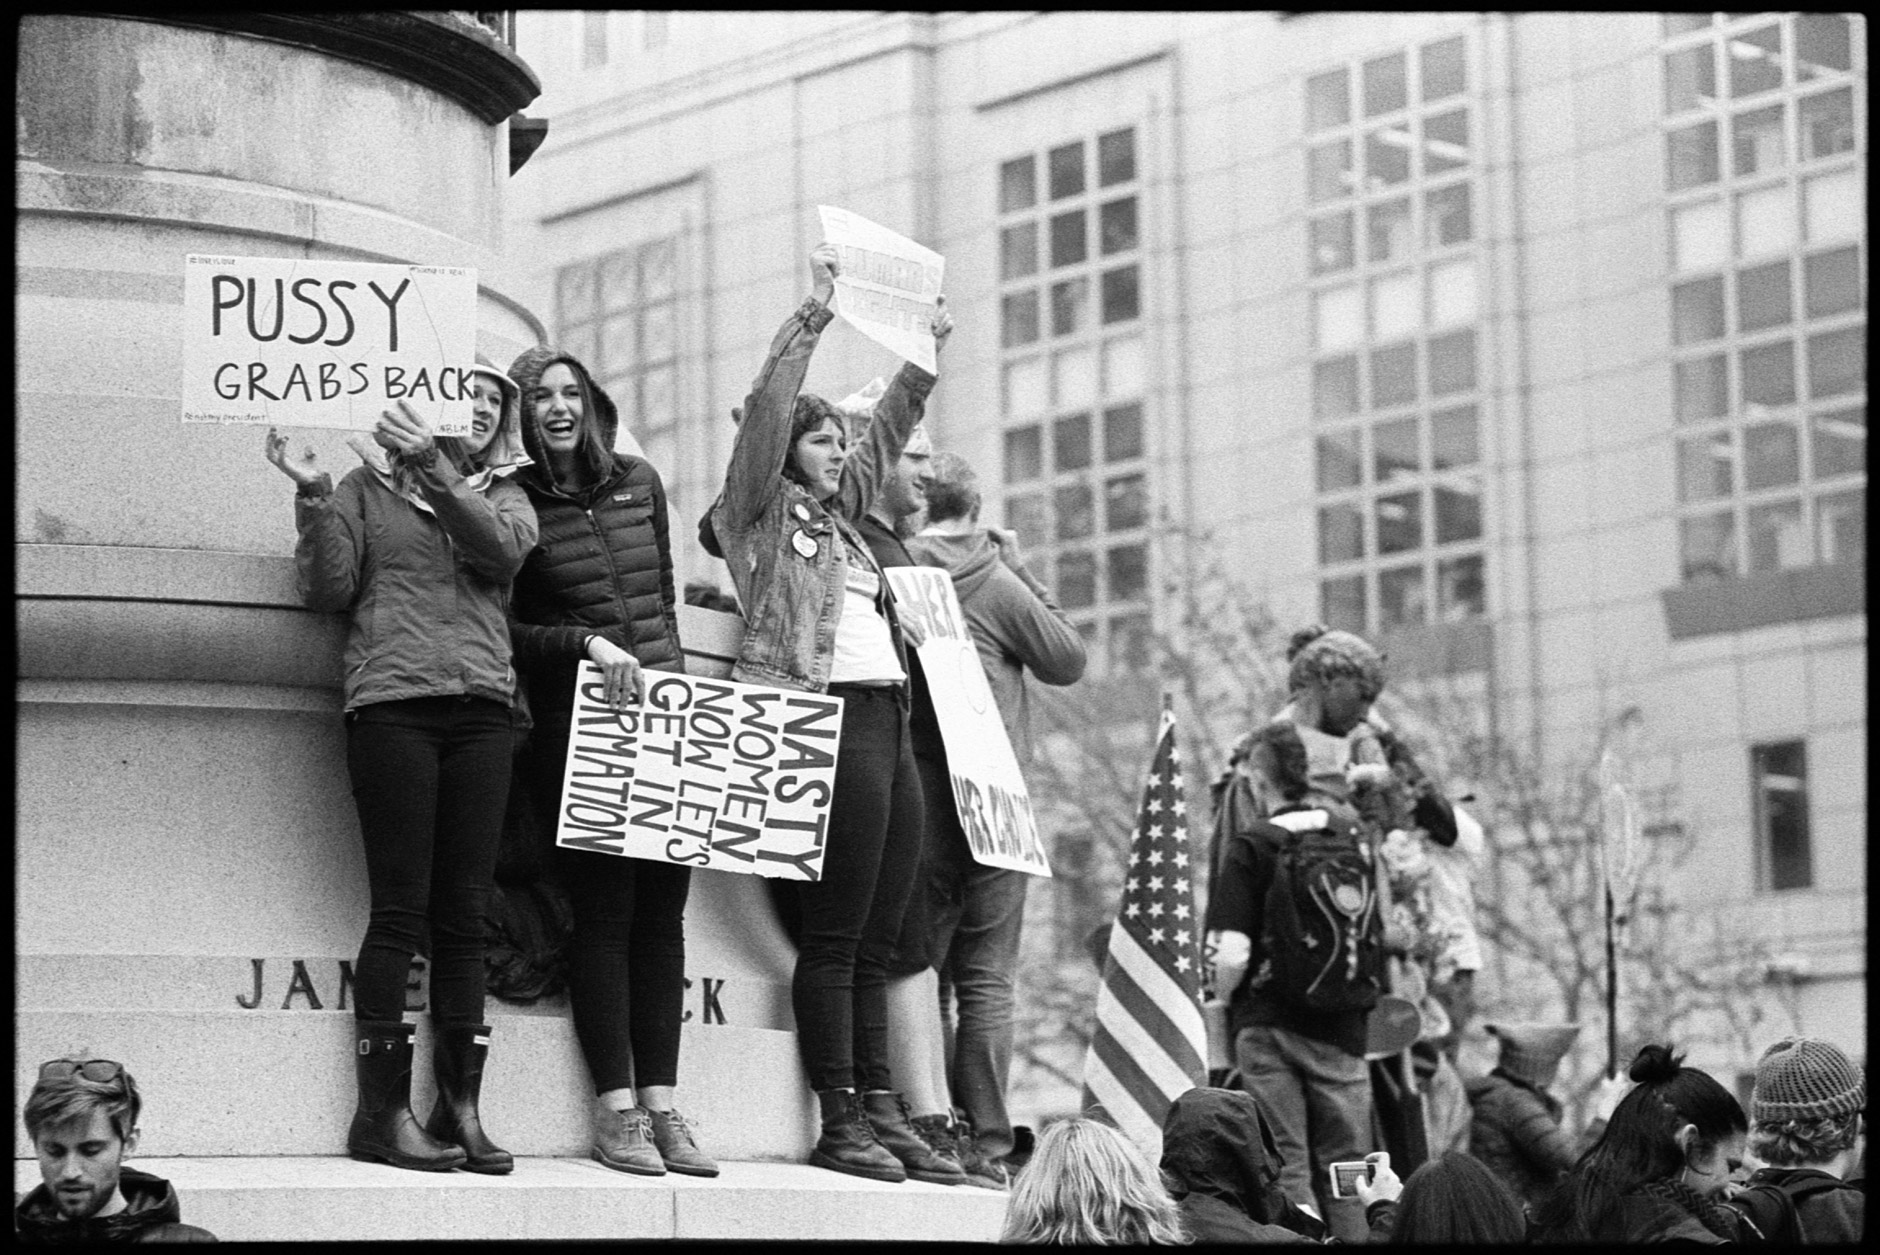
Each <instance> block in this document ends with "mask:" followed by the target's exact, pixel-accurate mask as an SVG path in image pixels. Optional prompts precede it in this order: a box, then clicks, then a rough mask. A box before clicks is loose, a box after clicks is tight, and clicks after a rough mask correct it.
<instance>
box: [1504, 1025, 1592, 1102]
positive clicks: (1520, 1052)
mask: <svg viewBox="0 0 1880 1255" xmlns="http://www.w3.org/2000/svg"><path fill="white" fill-rule="evenodd" d="M1483 1027H1484V1028H1486V1029H1487V1030H1488V1031H1489V1032H1491V1033H1493V1034H1494V1035H1495V1036H1496V1037H1498V1038H1500V1039H1501V1059H1500V1061H1499V1062H1498V1063H1497V1064H1496V1065H1495V1067H1496V1070H1497V1071H1500V1072H1506V1073H1507V1074H1508V1075H1509V1076H1512V1077H1513V1078H1515V1079H1516V1080H1517V1081H1526V1082H1527V1083H1528V1084H1529V1085H1532V1086H1533V1087H1534V1088H1536V1089H1546V1088H1547V1087H1548V1086H1549V1085H1552V1084H1553V1083H1554V1078H1555V1077H1556V1076H1557V1075H1559V1072H1560V1061H1561V1060H1562V1059H1564V1058H1566V1055H1567V1051H1568V1050H1570V1049H1572V1047H1573V1042H1574V1039H1575V1038H1577V1037H1578V1036H1579V1035H1580V1026H1579V1025H1578V1024H1485V1025H1483Z"/></svg>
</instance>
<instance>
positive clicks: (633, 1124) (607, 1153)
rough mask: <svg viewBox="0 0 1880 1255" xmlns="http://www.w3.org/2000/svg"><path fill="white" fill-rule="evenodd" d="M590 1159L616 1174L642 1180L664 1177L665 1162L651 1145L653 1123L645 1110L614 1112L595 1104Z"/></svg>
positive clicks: (629, 1109) (598, 1101)
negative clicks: (624, 1173) (620, 1173)
mask: <svg viewBox="0 0 1880 1255" xmlns="http://www.w3.org/2000/svg"><path fill="white" fill-rule="evenodd" d="M593 1120H594V1150H593V1152H592V1153H593V1156H594V1158H595V1159H597V1160H599V1161H600V1162H601V1163H603V1164H605V1165H606V1166H607V1167H609V1168H612V1169H613V1170H614V1171H615V1172H631V1173H633V1174H634V1175H635V1176H641V1177H663V1176H665V1175H666V1162H665V1160H663V1159H662V1158H660V1154H659V1149H658V1148H657V1147H656V1146H654V1145H653V1121H652V1116H651V1113H649V1112H648V1111H647V1110H646V1108H644V1107H628V1108H627V1109H626V1110H625V1111H616V1110H615V1109H614V1108H612V1107H610V1106H608V1105H607V1104H606V1103H604V1102H602V1101H601V1100H600V1099H598V1098H596V1099H595V1100H594V1115H593Z"/></svg>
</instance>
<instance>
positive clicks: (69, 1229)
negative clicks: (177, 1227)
mask: <svg viewBox="0 0 1880 1255" xmlns="http://www.w3.org/2000/svg"><path fill="white" fill-rule="evenodd" d="M118 1189H119V1190H120V1191H122V1192H123V1194H124V1204H125V1206H124V1210H123V1211H120V1212H118V1213H116V1214H115V1215H110V1216H93V1217H91V1218H90V1219H89V1220H67V1219H65V1218H64V1217H63V1216H61V1215H60V1214H59V1208H58V1204H56V1203H55V1202H53V1200H52V1192H51V1191H50V1190H48V1189H47V1188H46V1187H45V1186H44V1185H39V1186H36V1187H35V1188H34V1189H33V1190H32V1192H31V1193H29V1194H27V1195H26V1197H25V1198H23V1199H21V1200H20V1204H19V1206H18V1207H17V1208H15V1209H14V1213H13V1216H14V1222H15V1223H16V1224H17V1225H18V1226H19V1232H20V1236H21V1237H23V1238H26V1239H27V1240H28V1241H33V1242H67V1241H95V1242H134V1241H137V1240H138V1235H139V1234H141V1233H142V1232H143V1231H144V1230H146V1229H150V1228H153V1227H155V1226H157V1225H165V1224H175V1223H177V1222H178V1221H180V1220H181V1219H182V1218H183V1210H182V1205H181V1204H180V1203H178V1202H177V1198H176V1189H175V1187H174V1186H172V1185H171V1184H170V1183H169V1182H168V1181H166V1180H164V1179H163V1178H162V1177H157V1176H152V1175H150V1174H149V1173H148V1172H139V1171H138V1170H137V1169H135V1168H126V1169H124V1171H123V1173H122V1175H120V1176H119V1177H118Z"/></svg>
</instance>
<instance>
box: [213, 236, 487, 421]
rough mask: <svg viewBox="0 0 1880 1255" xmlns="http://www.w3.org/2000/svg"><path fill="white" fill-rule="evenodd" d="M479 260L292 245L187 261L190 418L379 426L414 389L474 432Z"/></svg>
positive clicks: (439, 416) (423, 406)
mask: <svg viewBox="0 0 1880 1255" xmlns="http://www.w3.org/2000/svg"><path fill="white" fill-rule="evenodd" d="M476 330H477V272H476V271H475V270H473V269H468V268H465V267H462V266H381V265H375V264H372V263H369V262H354V261H310V260H307V259H305V258H287V257H207V256H203V255H200V254H196V253H192V254H190V255H189V257H188V258H187V259H186V262H185V265H184V268H183V390H182V396H183V421H184V422H186V423H271V424H276V425H279V426H283V427H338V428H344V429H346V430H350V431H370V430H372V426H373V424H374V423H375V422H377V421H378V417H379V414H380V413H381V412H382V411H384V410H388V409H393V408H395V406H394V403H395V402H397V401H400V400H402V401H405V402H406V403H408V404H409V405H410V406H411V408H412V409H414V410H416V411H417V412H418V413H419V414H421V415H423V416H424V418H425V419H426V420H427V421H428V422H429V423H430V424H431V429H432V430H433V431H435V432H436V433H437V434H438V435H440V436H465V435H468V434H470V396H471V386H470V378H471V374H470V369H469V368H470V364H471V363H472V362H473V361H474V360H475V358H476Z"/></svg>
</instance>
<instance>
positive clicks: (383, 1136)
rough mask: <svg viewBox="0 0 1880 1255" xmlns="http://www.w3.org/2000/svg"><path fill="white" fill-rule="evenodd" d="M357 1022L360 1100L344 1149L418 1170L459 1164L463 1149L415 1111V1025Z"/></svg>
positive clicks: (355, 1060) (357, 1155) (440, 1169)
mask: <svg viewBox="0 0 1880 1255" xmlns="http://www.w3.org/2000/svg"><path fill="white" fill-rule="evenodd" d="M356 1023H357V1028H356V1030H355V1035H354V1038H353V1045H354V1051H353V1066H354V1070H355V1073H356V1075H357V1078H358V1082H359V1102H358V1106H357V1107H355V1108H354V1110H353V1118H352V1127H351V1128H350V1129H348V1130H347V1133H346V1153H347V1154H349V1155H351V1156H352V1157H353V1158H354V1159H363V1160H366V1161H368V1162H378V1163H388V1164H391V1165H392V1166H393V1167H394V1168H410V1169H412V1170H413V1171H416V1172H449V1171H450V1170H451V1169H452V1168H456V1167H459V1166H461V1165H462V1164H463V1162H464V1159H465V1155H464V1153H463V1151H462V1150H460V1149H459V1148H457V1147H455V1146H452V1145H451V1144H450V1143H449V1142H441V1141H439V1140H438V1139H437V1138H435V1137H432V1136H431V1135H430V1134H429V1133H426V1132H425V1131H424V1129H423V1128H421V1127H419V1125H418V1118H417V1117H416V1116H414V1115H412V1114H411V1034H412V1026H411V1025H409V1024H406V1023H405V1022H404V1021H402V1020H359V1021H357V1022H356Z"/></svg>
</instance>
